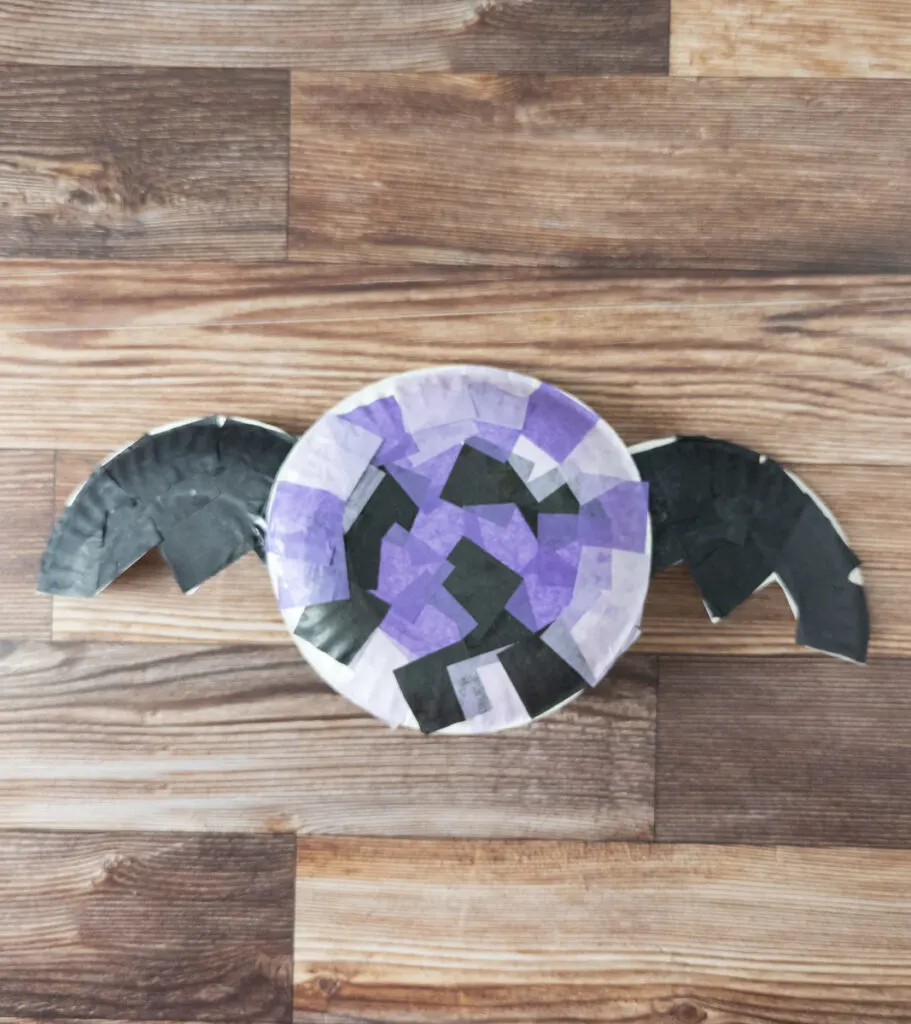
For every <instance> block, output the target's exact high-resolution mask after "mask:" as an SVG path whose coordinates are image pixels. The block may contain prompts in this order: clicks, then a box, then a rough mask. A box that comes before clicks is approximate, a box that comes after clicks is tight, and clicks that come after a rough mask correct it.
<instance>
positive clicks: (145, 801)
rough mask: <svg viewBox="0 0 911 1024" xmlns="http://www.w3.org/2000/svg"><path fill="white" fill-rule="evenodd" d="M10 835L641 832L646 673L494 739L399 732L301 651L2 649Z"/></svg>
mask: <svg viewBox="0 0 911 1024" xmlns="http://www.w3.org/2000/svg"><path fill="white" fill-rule="evenodd" d="M0 651H2V659H0V679H2V686H0V820H2V821H3V823H4V825H6V826H7V827H10V826H16V827H27V828H47V827H54V828H67V829H120V828H144V829H207V830H214V831H232V830H242V831H250V830H253V831H263V830H288V829H292V830H297V831H300V832H322V833H345V834H349V835H415V836H478V837H488V836H492V837H536V838H584V839H616V838H624V839H630V838H638V839H643V838H650V837H651V835H652V823H653V814H652V806H653V798H654V751H655V748H654V744H655V686H656V673H655V661H654V659H650V658H641V657H631V658H627V659H626V660H625V661H624V662H623V663H622V664H621V665H620V666H618V667H617V669H616V671H615V673H614V675H613V677H612V679H611V680H610V681H607V682H604V683H602V684H601V685H600V686H599V687H598V688H597V689H595V690H594V691H593V692H592V693H590V694H586V695H585V696H584V697H583V698H580V699H579V700H578V701H576V702H575V703H573V704H572V705H571V706H570V707H567V708H565V709H563V710H562V711H560V712H558V713H556V714H554V715H552V716H549V717H547V718H545V719H543V720H542V721H540V722H537V723H535V724H534V725H532V726H530V727H528V728H525V729H516V730H512V731H510V732H507V733H504V734H502V735H499V736H477V737H463V736H457V737H433V738H426V737H423V736H421V735H420V734H418V733H414V732H411V731H410V730H392V729H389V728H387V727H386V726H385V725H383V724H382V723H380V722H378V721H376V720H374V719H372V718H369V717H368V716H367V715H366V714H365V713H363V712H362V711H360V710H359V709H358V708H357V707H355V706H354V705H353V704H350V703H348V702H347V701H346V700H344V699H343V698H342V697H340V696H338V695H337V694H335V693H334V692H333V691H332V690H330V689H329V688H328V687H327V686H325V685H324V684H323V683H321V682H320V681H318V680H317V679H316V677H315V675H314V674H313V673H312V672H311V671H310V670H309V669H307V668H306V666H305V665H304V663H303V661H302V660H301V659H300V656H299V655H298V652H297V649H296V648H295V647H293V645H291V643H290V642H289V643H287V644H286V645H284V646H282V647H280V648H254V647H246V648H243V647H232V648H211V647H209V648H203V647H187V646H165V645H160V644H159V645H154V646H142V645H136V644H131V645H117V644H111V643H106V644H87V645H79V644H65V645H64V644H56V645H48V644H21V645H14V644H10V643H8V644H6V645H5V646H2V647H0Z"/></svg>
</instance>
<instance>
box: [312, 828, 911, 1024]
mask: <svg viewBox="0 0 911 1024" xmlns="http://www.w3.org/2000/svg"><path fill="white" fill-rule="evenodd" d="M909 882H911V853H908V852H892V851H878V852H877V851H873V850H860V851H854V850H841V851H832V850H799V849H788V848H778V849H758V848H752V849H751V848H749V847H711V846H695V847H694V846H666V847H660V846H657V847H649V846H630V845H614V844H594V845H584V844H570V843H547V844H543V843H509V844H507V843H477V842H475V843H470V842H462V843H456V842H448V843H441V842H429V843H418V842H407V841H389V840H386V841H382V840H353V839H307V840H299V842H298V881H297V912H296V925H295V1019H296V1020H298V1021H321V1022H334V1021H346V1022H354V1021H361V1022H366V1021H371V1022H380V1021H400V1022H405V1021H407V1022H418V1021H420V1022H422V1024H423V1022H434V1024H437V1022H439V1024H442V1022H457V1021H458V1022H466V1024H467V1022H472V1024H474V1022H478V1021H484V1022H499V1024H517V1022H519V1021H544V1020H546V1021H586V1022H595V1021H599V1022H611V1024H620V1022H623V1024H681V1022H697V1021H712V1022H715V1021H717V1022H719V1024H720V1022H722V1021H731V1022H734V1021H736V1022H737V1024H769V1022H770V1021H781V1022H784V1021H787V1022H789V1024H790V1022H794V1024H798V1022H799V1024H854V1022H856V1021H861V1020H863V1021H873V1020H876V1021H883V1022H886V1021H889V1022H898V1021H902V1022H907V1020H908V1009H909V1007H911V982H909V979H911V928H909V920H911V900H909V896H908V889H909Z"/></svg>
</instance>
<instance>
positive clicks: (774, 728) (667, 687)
mask: <svg viewBox="0 0 911 1024" xmlns="http://www.w3.org/2000/svg"><path fill="white" fill-rule="evenodd" d="M661 723H662V728H661V747H660V749H659V751H658V773H657V776H658V777H657V791H656V800H657V808H656V831H657V835H658V838H659V839H662V840H668V841H682V842H688V841H696V842H722V843H723V842H741V843H742V842H759V843H805V844H815V845H822V844H825V845H848V846H909V845H911V760H909V758H908V753H907V752H908V751H909V750H911V690H909V687H908V663H907V662H906V661H903V660H896V659H893V658H881V659H876V660H874V661H873V662H872V664H871V665H870V666H869V667H868V668H867V670H866V671H865V672H863V673H858V672H857V671H856V669H854V668H852V667H851V666H850V665H846V664H843V665H838V664H836V665H833V664H831V663H830V662H829V661H824V660H821V659H816V658H812V659H810V658H807V659H800V660H797V661H795V660H793V659H792V660H788V661H785V660H783V659H770V660H766V661H758V660H756V659H750V658H706V657H701V658H662V659H661Z"/></svg>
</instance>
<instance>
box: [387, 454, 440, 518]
mask: <svg viewBox="0 0 911 1024" xmlns="http://www.w3.org/2000/svg"><path fill="white" fill-rule="evenodd" d="M386 469H387V471H388V472H389V474H390V476H392V477H393V479H394V480H395V481H396V483H398V485H399V486H400V487H401V488H402V490H403V491H404V492H405V493H406V494H407V495H408V497H409V498H411V500H412V501H413V502H414V503H415V505H417V506H418V508H421V507H422V506H424V505H426V504H427V501H428V499H429V497H430V492H431V487H432V484H431V481H430V480H429V479H428V478H427V477H426V476H422V475H421V474H420V473H416V472H415V471H414V470H413V469H409V468H408V467H407V466H400V465H398V464H397V463H395V462H390V463H389V464H388V465H387V466H386Z"/></svg>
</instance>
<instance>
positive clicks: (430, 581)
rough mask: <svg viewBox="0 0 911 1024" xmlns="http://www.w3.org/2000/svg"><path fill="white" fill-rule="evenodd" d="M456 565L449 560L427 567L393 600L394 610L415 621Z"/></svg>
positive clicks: (406, 618) (407, 619) (397, 613)
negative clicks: (433, 566)
mask: <svg viewBox="0 0 911 1024" xmlns="http://www.w3.org/2000/svg"><path fill="white" fill-rule="evenodd" d="M452 572H454V567H453V566H452V565H450V564H449V562H440V564H439V565H437V566H436V568H434V569H429V568H428V569H425V570H424V571H423V572H421V573H420V574H419V575H418V576H417V577H415V579H413V580H412V581H411V583H409V584H408V586H407V587H405V589H404V590H402V591H401V592H400V593H399V594H397V595H396V597H395V599H394V600H393V601H392V605H391V607H392V611H394V612H395V613H396V615H400V616H401V617H402V618H403V619H405V620H406V621H408V622H415V621H416V620H417V618H418V616H419V615H420V614H421V609H422V608H423V607H424V605H426V604H427V603H428V601H429V600H430V597H431V595H432V594H434V593H435V592H436V591H437V590H439V588H440V587H441V586H442V585H443V582H444V580H445V579H446V577H447V576H449V574H450V573H452Z"/></svg>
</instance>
